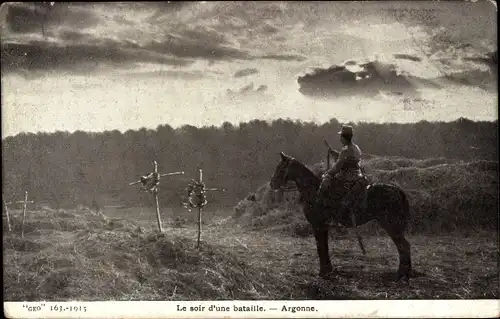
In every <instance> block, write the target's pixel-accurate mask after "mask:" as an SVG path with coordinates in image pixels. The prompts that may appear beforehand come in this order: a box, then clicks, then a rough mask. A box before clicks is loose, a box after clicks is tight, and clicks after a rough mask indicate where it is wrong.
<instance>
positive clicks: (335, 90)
mask: <svg viewBox="0 0 500 319" xmlns="http://www.w3.org/2000/svg"><path fill="white" fill-rule="evenodd" d="M353 64H354V61H350V62H349V65H353ZM358 67H360V70H359V71H356V72H353V71H350V70H349V69H348V68H346V66H338V65H333V66H331V67H330V68H327V69H321V68H317V69H315V70H314V71H313V72H312V73H310V74H306V75H304V76H299V77H298V80H297V81H298V83H299V85H300V88H299V91H300V92H301V93H302V94H304V95H306V96H310V97H318V98H336V97H341V96H365V97H373V96H375V95H377V94H379V92H380V91H385V92H391V93H394V94H402V93H403V94H412V95H414V96H418V95H419V93H418V88H421V87H439V84H437V83H435V82H434V81H432V80H426V79H422V78H419V77H415V76H411V75H404V74H398V72H397V70H396V65H394V64H386V63H382V62H379V61H377V60H375V61H370V62H367V63H363V64H358Z"/></svg>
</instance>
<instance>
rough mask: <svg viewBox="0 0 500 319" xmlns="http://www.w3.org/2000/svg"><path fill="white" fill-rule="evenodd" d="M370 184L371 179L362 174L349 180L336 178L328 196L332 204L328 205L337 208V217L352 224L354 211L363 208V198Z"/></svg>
mask: <svg viewBox="0 0 500 319" xmlns="http://www.w3.org/2000/svg"><path fill="white" fill-rule="evenodd" d="M370 184H371V182H370V181H369V179H368V178H367V177H366V176H365V175H362V174H360V175H359V176H358V177H357V178H354V179H349V180H343V179H337V178H334V179H333V181H332V185H331V188H330V191H329V194H328V195H330V196H328V197H329V199H328V202H329V204H330V205H328V206H333V207H334V208H335V209H336V211H337V214H336V218H335V219H337V220H339V221H345V222H343V223H347V224H351V217H352V215H353V213H356V212H357V211H358V210H360V209H363V206H362V204H363V202H364V200H363V199H364V198H365V196H366V191H367V188H368V186H369V185H370Z"/></svg>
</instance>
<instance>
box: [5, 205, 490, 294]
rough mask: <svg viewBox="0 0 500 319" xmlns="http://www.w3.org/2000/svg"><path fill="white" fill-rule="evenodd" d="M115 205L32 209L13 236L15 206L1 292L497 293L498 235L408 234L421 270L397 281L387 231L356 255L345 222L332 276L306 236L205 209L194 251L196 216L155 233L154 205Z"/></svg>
mask: <svg viewBox="0 0 500 319" xmlns="http://www.w3.org/2000/svg"><path fill="white" fill-rule="evenodd" d="M120 214H121V213H120V212H115V216H110V215H111V213H110V214H108V219H107V220H104V219H102V218H101V217H99V216H92V215H89V214H85V213H76V212H49V211H44V212H31V213H30V214H29V219H28V220H27V222H26V227H25V229H26V233H25V238H24V239H21V238H20V236H19V233H20V232H19V224H20V216H19V212H13V213H12V215H13V216H12V222H13V225H14V226H15V227H14V229H13V232H12V233H7V232H6V231H5V228H4V236H3V256H4V300H212V299H226V300H231V299H247V300H248V299H268V300H269V299H408V298H415V299H437V298H439V299H441V298H450V299H458V298H465V299H470V298H498V297H499V292H498V285H499V282H498V275H497V271H498V268H497V267H498V266H497V263H498V244H497V238H496V234H489V235H488V234H487V233H485V234H483V235H477V234H476V235H474V236H469V237H459V236H417V235H414V236H410V237H409V241H410V242H411V244H412V251H413V263H414V268H415V269H416V270H418V271H421V272H423V273H424V274H425V276H421V277H418V278H413V279H412V280H411V281H410V283H409V285H406V284H405V283H402V282H395V281H394V280H393V276H394V274H395V271H396V269H397V263H398V260H397V252H396V249H395V247H394V245H393V244H392V242H391V241H390V239H389V238H388V237H385V236H372V237H365V238H364V240H365V246H366V248H367V250H368V254H367V255H366V256H363V255H362V254H361V252H360V250H359V248H358V246H357V244H356V241H355V238H354V237H353V236H352V235H351V234H350V233H349V232H347V233H346V234H344V235H340V234H338V235H336V236H335V237H336V238H334V239H332V240H331V241H330V242H331V256H332V261H333V263H334V267H335V268H336V269H337V275H336V276H335V277H334V278H332V279H331V280H323V279H319V278H318V277H317V271H318V259H317V254H316V250H315V243H314V239H313V238H312V237H294V236H291V235H288V234H287V233H278V232H276V231H273V230H271V229H258V230H249V229H248V228H246V227H243V226H241V224H239V223H237V222H235V220H233V219H232V218H226V219H222V220H220V219H219V220H216V219H213V220H212V222H210V223H208V222H207V224H205V225H203V236H202V240H203V242H202V248H201V250H200V251H198V250H197V249H196V242H195V239H196V227H195V224H194V223H192V222H189V221H179V220H177V221H174V220H172V219H170V218H169V217H164V218H165V219H164V227H165V230H164V233H163V234H157V233H156V226H155V224H154V217H153V218H151V214H148V213H146V214H145V213H144V211H143V212H142V215H141V213H140V211H139V210H135V211H132V212H131V211H129V212H128V214H127V218H128V220H122V219H118V218H116V217H117V216H120ZM134 214H135V215H134ZM228 214H229V213H228V212H220V215H228ZM139 216H141V217H140V218H139ZM153 216H154V215H153ZM131 220H134V222H132V221H131ZM191 220H194V219H191ZM152 221H153V223H152Z"/></svg>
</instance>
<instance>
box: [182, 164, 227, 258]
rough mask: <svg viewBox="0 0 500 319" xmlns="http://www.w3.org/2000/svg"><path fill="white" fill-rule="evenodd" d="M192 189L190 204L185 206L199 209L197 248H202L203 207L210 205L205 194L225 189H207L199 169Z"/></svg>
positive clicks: (201, 171)
mask: <svg viewBox="0 0 500 319" xmlns="http://www.w3.org/2000/svg"><path fill="white" fill-rule="evenodd" d="M190 187H191V185H190ZM188 189H190V194H189V199H188V201H189V203H187V204H186V205H185V206H186V207H187V208H188V209H189V208H190V207H197V208H198V239H197V246H196V247H197V248H200V242H201V214H202V211H203V207H204V206H205V205H206V204H207V203H208V201H207V199H206V197H205V192H208V191H221V192H225V191H226V190H225V189H224V188H205V184H204V183H203V170H202V169H201V168H198V181H196V182H195V183H194V184H193V185H192V187H191V188H188Z"/></svg>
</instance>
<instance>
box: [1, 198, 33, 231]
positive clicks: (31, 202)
mask: <svg viewBox="0 0 500 319" xmlns="http://www.w3.org/2000/svg"><path fill="white" fill-rule="evenodd" d="M33 203H34V201H32V200H30V201H28V191H25V192H24V200H20V201H17V202H14V203H12V202H8V203H4V206H5V211H6V214H7V223H8V224H9V231H10V230H11V229H10V220H9V211H8V210H7V205H10V204H23V222H22V225H21V238H24V221H25V219H26V207H27V205H28V204H33Z"/></svg>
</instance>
